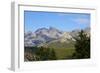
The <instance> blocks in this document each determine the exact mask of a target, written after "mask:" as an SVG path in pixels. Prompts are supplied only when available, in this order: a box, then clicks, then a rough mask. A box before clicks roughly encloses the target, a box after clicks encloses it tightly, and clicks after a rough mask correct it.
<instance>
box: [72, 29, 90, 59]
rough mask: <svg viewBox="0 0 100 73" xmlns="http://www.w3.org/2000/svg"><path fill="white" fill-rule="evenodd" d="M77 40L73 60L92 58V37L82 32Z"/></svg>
mask: <svg viewBox="0 0 100 73" xmlns="http://www.w3.org/2000/svg"><path fill="white" fill-rule="evenodd" d="M75 40H76V43H75V53H74V54H73V56H72V58H75V59H82V58H90V37H89V36H87V34H85V33H84V31H83V30H81V32H79V34H78V36H77V37H75Z"/></svg>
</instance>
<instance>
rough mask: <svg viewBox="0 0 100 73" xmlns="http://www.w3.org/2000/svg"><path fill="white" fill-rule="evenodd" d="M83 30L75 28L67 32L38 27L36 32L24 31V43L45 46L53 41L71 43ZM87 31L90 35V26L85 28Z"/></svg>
mask: <svg viewBox="0 0 100 73" xmlns="http://www.w3.org/2000/svg"><path fill="white" fill-rule="evenodd" d="M80 31H81V30H73V31H70V32H67V31H66V32H65V31H61V30H58V29H56V28H53V27H50V28H49V29H47V28H40V29H37V30H36V31H35V32H25V33H24V45H25V46H26V47H27V46H43V45H46V44H51V43H56V42H57V43H58V42H59V43H70V42H73V41H75V39H74V38H73V37H75V36H77V34H78V32H80ZM84 31H85V33H86V34H87V35H88V36H90V28H85V29H84Z"/></svg>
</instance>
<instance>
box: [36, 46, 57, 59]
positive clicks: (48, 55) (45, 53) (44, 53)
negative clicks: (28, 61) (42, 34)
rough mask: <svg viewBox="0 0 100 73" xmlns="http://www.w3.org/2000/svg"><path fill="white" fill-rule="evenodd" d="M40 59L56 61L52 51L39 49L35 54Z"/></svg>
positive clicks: (43, 48) (44, 48)
mask: <svg viewBox="0 0 100 73" xmlns="http://www.w3.org/2000/svg"><path fill="white" fill-rule="evenodd" d="M35 54H36V55H37V56H39V57H40V60H56V55H55V52H54V50H53V49H51V48H46V47H40V48H39V49H38V50H37V51H36V53H35Z"/></svg>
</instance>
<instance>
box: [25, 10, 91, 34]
mask: <svg viewBox="0 0 100 73" xmlns="http://www.w3.org/2000/svg"><path fill="white" fill-rule="evenodd" d="M24 25H25V32H28V31H32V32H34V31H36V30H37V29H39V28H49V27H54V28H57V29H59V30H62V31H72V30H74V29H84V28H86V27H89V26H90V14H86V13H56V12H36V11H35V12H34V11H24Z"/></svg>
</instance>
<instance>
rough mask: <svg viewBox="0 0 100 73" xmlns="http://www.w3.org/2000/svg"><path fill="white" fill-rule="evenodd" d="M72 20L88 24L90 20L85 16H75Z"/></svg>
mask: <svg viewBox="0 0 100 73" xmlns="http://www.w3.org/2000/svg"><path fill="white" fill-rule="evenodd" d="M73 21H74V22H76V23H77V24H89V22H90V20H89V19H87V18H76V19H73Z"/></svg>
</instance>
